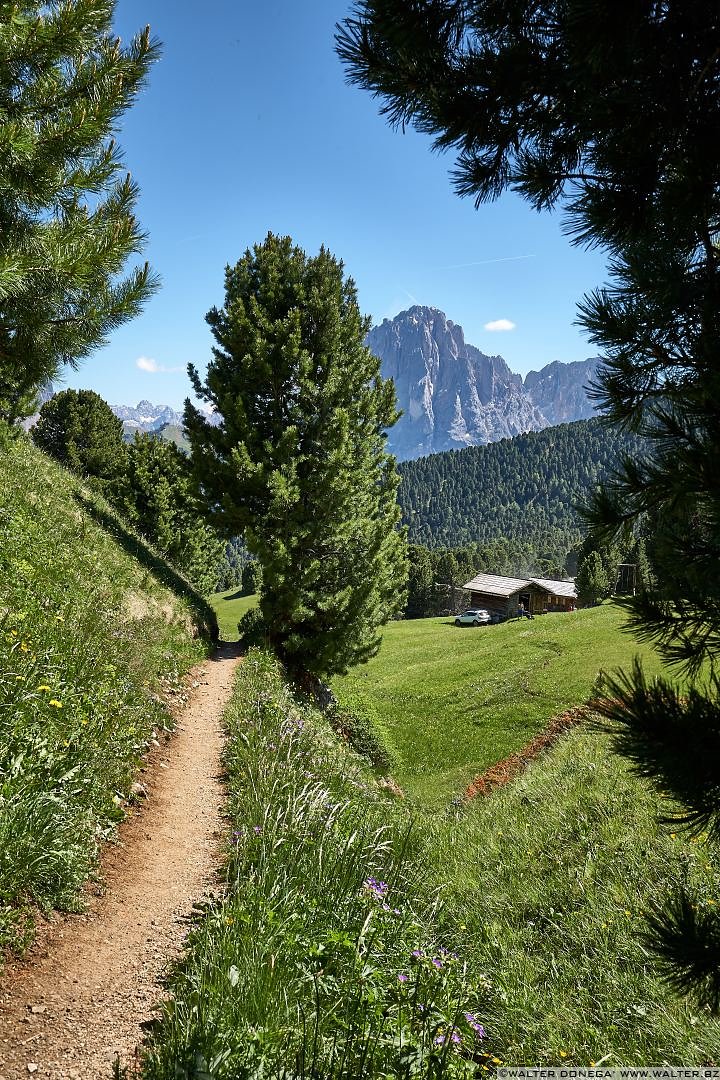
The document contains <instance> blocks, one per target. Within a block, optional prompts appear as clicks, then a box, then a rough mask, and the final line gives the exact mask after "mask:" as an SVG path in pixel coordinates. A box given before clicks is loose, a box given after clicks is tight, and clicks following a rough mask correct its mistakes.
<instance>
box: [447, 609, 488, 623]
mask: <svg viewBox="0 0 720 1080" xmlns="http://www.w3.org/2000/svg"><path fill="white" fill-rule="evenodd" d="M490 621H491V615H490V612H489V611H486V610H485V608H468V610H467V611H463V613H462V615H456V616H455V625H456V626H486V625H487V624H488V623H489V622H490Z"/></svg>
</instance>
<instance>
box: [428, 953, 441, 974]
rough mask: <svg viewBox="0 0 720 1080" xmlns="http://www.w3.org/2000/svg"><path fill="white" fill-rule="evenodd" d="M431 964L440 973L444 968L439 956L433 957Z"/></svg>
mask: <svg viewBox="0 0 720 1080" xmlns="http://www.w3.org/2000/svg"><path fill="white" fill-rule="evenodd" d="M430 963H431V964H432V966H433V967H434V968H437V970H438V971H440V969H441V968H442V960H441V959H440V957H439V956H433V958H432V960H431V961H430Z"/></svg>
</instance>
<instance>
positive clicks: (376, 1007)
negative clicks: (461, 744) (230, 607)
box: [144, 653, 720, 1080]
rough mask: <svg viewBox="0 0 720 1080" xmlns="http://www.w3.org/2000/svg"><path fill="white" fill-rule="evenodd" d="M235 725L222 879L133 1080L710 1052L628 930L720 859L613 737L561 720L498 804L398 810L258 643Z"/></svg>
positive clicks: (645, 1059)
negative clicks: (556, 735) (671, 818)
mask: <svg viewBox="0 0 720 1080" xmlns="http://www.w3.org/2000/svg"><path fill="white" fill-rule="evenodd" d="M498 723H501V721H498ZM226 725H227V730H228V748H227V752H226V762H225V763H226V768H227V772H228V782H229V787H230V806H229V811H230V817H231V824H230V826H229V828H230V829H232V830H233V831H232V833H231V835H230V836H229V837H228V857H227V886H228V888H227V892H226V893H225V894H224V895H223V898H222V900H219V901H218V902H217V903H216V904H215V905H213V906H212V907H211V908H210V909H209V911H208V912H207V914H206V917H205V918H204V919H203V920H202V922H201V923H200V924H199V925H198V926H197V927H196V929H195V930H194V932H193V934H192V936H191V940H190V946H189V949H188V952H187V954H186V957H185V959H184V961H183V963H182V964H181V965H180V967H179V968H178V969H177V970H176V972H175V974H174V976H173V978H172V979H171V984H170V989H171V993H172V995H173V996H172V999H171V1000H170V1001H169V1002H168V1003H167V1005H166V1007H165V1010H164V1018H163V1021H162V1023H161V1024H160V1026H159V1027H158V1029H157V1030H156V1032H155V1034H154V1036H153V1048H152V1050H151V1053H150V1056H149V1060H148V1061H147V1063H146V1067H145V1070H144V1075H145V1076H147V1077H148V1080H161V1078H165V1077H168V1076H190V1075H192V1076H199V1075H212V1076H214V1077H217V1078H218V1080H224V1078H227V1080H231V1078H233V1080H234V1078H235V1077H240V1076H242V1077H245V1076H247V1077H249V1076H258V1077H259V1076H263V1077H266V1078H267V1080H280V1078H284V1080H288V1078H289V1077H290V1076H292V1077H294V1078H298V1080H299V1078H301V1077H306V1078H308V1080H309V1078H310V1077H318V1076H322V1077H325V1078H327V1080H331V1078H337V1080H340V1078H341V1077H342V1078H346V1077H351V1076H352V1077H361V1076H362V1077H367V1078H368V1080H373V1078H380V1077H383V1078H385V1077H390V1076H392V1077H410V1076H413V1077H418V1078H427V1080H429V1078H431V1077H434V1078H438V1077H441V1076H442V1077H448V1078H450V1077H453V1078H454V1077H457V1078H460V1077H462V1078H464V1080H470V1078H471V1077H482V1076H486V1075H488V1073H490V1074H493V1073H494V1072H495V1066H497V1065H499V1064H500V1063H505V1064H507V1065H515V1066H517V1065H538V1066H544V1065H555V1066H562V1065H566V1066H579V1067H580V1066H584V1067H587V1066H589V1065H591V1064H595V1063H599V1062H604V1063H605V1064H606V1065H608V1066H610V1065H612V1066H619V1065H627V1066H630V1065H633V1066H647V1065H651V1064H652V1065H660V1064H670V1065H675V1066H679V1065H688V1066H695V1067H698V1066H701V1065H716V1064H717V1063H718V1061H720V1026H719V1025H718V1022H717V1019H715V1018H713V1017H712V1016H711V1015H710V1014H709V1013H708V1012H707V1011H706V1010H701V1009H698V1008H695V1007H694V1006H693V1003H692V1002H689V1001H684V1000H680V999H678V998H677V997H675V995H674V994H673V993H672V992H671V991H670V990H669V989H668V988H667V986H665V985H664V984H663V982H662V980H661V979H660V978H659V977H658V973H657V970H656V969H655V966H654V963H653V959H652V955H651V954H650V953H649V952H648V951H647V950H646V948H645V946H644V944H643V941H642V938H641V936H640V935H641V932H642V929H643V925H644V924H643V918H644V913H645V912H646V911H648V910H649V909H650V908H651V907H652V906H653V904H654V903H655V902H656V901H657V899H658V897H659V896H660V895H662V892H663V891H664V889H665V888H666V886H667V883H668V882H671V881H672V880H673V879H674V878H677V877H680V876H682V877H683V878H684V879H685V880H687V882H688V883H689V885H690V886H691V888H692V889H693V890H694V894H695V902H696V903H697V905H698V906H706V905H712V904H713V903H715V901H716V900H717V899H718V889H719V888H720V873H719V872H718V865H717V859H716V857H715V856H714V855H713V852H712V848H711V847H710V845H708V844H707V843H706V841H705V838H702V837H701V838H699V839H698V840H697V842H695V843H693V842H692V841H689V840H687V839H685V838H683V836H682V834H681V833H680V832H679V831H678V832H677V834H674V833H673V831H672V827H670V828H660V827H659V826H658V817H659V816H660V815H661V814H663V813H664V814H670V815H672V813H673V811H674V809H675V808H674V807H673V805H672V804H671V801H670V800H669V799H666V798H664V797H663V793H662V791H660V790H658V789H657V788H655V787H654V786H653V785H652V784H650V783H648V782H646V781H644V780H642V779H638V778H637V777H636V776H634V775H633V774H632V772H631V771H630V769H629V767H628V764H627V762H626V761H625V760H624V759H622V758H620V757H618V756H616V755H615V754H614V753H613V751H612V746H611V743H610V741H609V739H608V737H607V736H605V735H599V734H595V733H594V732H593V731H592V730H591V729H588V728H578V729H575V730H573V731H572V732H571V733H569V734H567V735H566V736H564V737H563V738H562V739H561V740H560V742H559V743H558V744H557V745H556V746H555V747H554V748H553V749H552V750H551V751H550V752H549V753H547V754H546V755H545V756H544V757H542V758H540V759H538V760H537V761H535V762H534V763H533V764H532V765H531V766H530V768H529V769H528V771H527V772H526V773H525V774H524V775H523V776H522V777H520V778H519V779H518V780H516V781H514V782H513V783H512V784H510V785H509V786H508V787H506V788H504V789H502V790H500V791H497V792H495V793H494V794H493V795H491V796H490V797H489V798H486V799H477V800H475V801H474V802H473V803H472V804H469V805H466V806H464V807H459V808H455V809H454V810H453V811H452V812H451V813H446V814H437V813H434V812H431V811H430V812H428V811H426V810H423V809H422V808H418V807H416V808H415V810H414V813H412V814H411V813H410V812H409V808H408V806H407V804H406V803H405V802H403V801H402V800H389V799H388V798H387V797H385V798H383V795H382V792H381V791H379V789H378V787H377V785H376V784H375V783H374V781H373V776H372V773H371V772H370V770H369V769H368V768H367V767H366V766H363V763H362V761H361V760H360V759H359V758H358V757H357V755H355V754H354V753H353V752H352V751H351V750H349V748H348V747H347V746H346V745H345V744H344V743H343V742H342V741H341V740H337V739H335V738H334V737H333V735H332V733H331V732H330V730H329V729H328V726H327V723H326V721H325V719H324V718H323V717H322V716H320V715H318V714H317V712H315V711H314V710H312V709H309V708H307V706H306V705H304V704H303V703H302V702H298V701H297V699H294V698H293V697H292V695H291V693H290V691H289V689H288V688H287V687H286V686H284V685H283V684H282V682H281V679H280V675H279V672H278V670H277V666H276V665H275V664H274V663H272V662H271V661H270V660H269V659H268V658H266V657H264V656H263V655H262V654H258V653H254V654H253V653H251V654H250V655H249V657H248V659H247V660H246V662H245V664H243V666H242V668H241V669H240V672H239V677H238V683H237V687H236V692H235V696H234V699H233V701H232V702H231V705H230V707H229V709H228V712H227V715H226ZM478 1029H482V1030H478Z"/></svg>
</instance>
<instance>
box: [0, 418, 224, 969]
mask: <svg viewBox="0 0 720 1080" xmlns="http://www.w3.org/2000/svg"><path fill="white" fill-rule="evenodd" d="M214 622H215V620H214V615H213V613H212V610H211V609H210V607H209V606H208V605H207V603H206V602H205V601H204V600H203V599H202V598H201V597H199V596H198V595H197V594H196V593H194V592H193V591H192V589H191V588H190V586H189V585H188V584H187V582H186V581H185V580H184V579H182V578H179V577H178V576H177V574H175V573H174V571H173V570H172V569H171V568H170V567H169V566H168V565H167V564H166V563H164V562H162V560H161V559H159V558H158V556H157V555H156V554H155V553H153V552H152V551H151V550H150V549H148V548H147V547H146V546H145V545H144V544H142V543H141V541H139V540H138V538H137V537H136V536H134V535H133V534H132V533H130V532H128V530H127V529H126V528H125V526H124V525H123V524H122V522H121V521H120V520H119V519H118V518H117V517H116V516H114V515H113V513H112V512H111V511H110V509H109V508H108V506H107V504H106V503H104V501H103V500H102V499H100V498H99V497H97V496H96V495H94V494H93V493H92V491H91V490H90V489H89V488H87V487H85V486H84V485H83V484H82V482H81V481H79V480H78V479H77V478H76V477H74V476H73V475H72V474H70V473H69V472H67V471H66V470H64V469H62V468H61V467H60V466H58V465H57V464H55V463H54V462H52V461H51V460H50V459H49V458H47V457H46V456H45V455H43V454H42V453H41V452H40V451H39V450H37V449H36V448H35V447H34V446H33V445H32V443H30V442H29V440H26V439H24V438H18V439H17V440H16V441H13V442H12V443H10V445H9V446H7V447H5V448H4V460H3V469H2V472H0V866H1V867H2V872H1V873H0V956H1V955H2V951H3V949H5V948H22V946H23V945H24V944H25V942H26V941H27V940H28V939H29V937H30V936H31V934H32V927H33V918H32V913H33V911H35V910H37V909H38V908H39V909H49V908H51V907H58V908H72V907H74V906H75V905H76V904H77V902H78V901H77V892H78V889H79V887H80V886H81V884H82V883H83V881H84V880H85V878H86V877H87V876H88V874H89V873H90V872H91V871H92V870H93V867H94V865H95V861H96V857H97V852H98V848H99V844H100V842H101V840H102V839H103V838H105V837H107V836H109V835H110V834H111V833H112V831H113V829H114V826H115V824H116V822H117V821H118V820H119V819H120V818H122V816H123V810H122V801H123V799H124V798H125V796H127V793H128V790H129V788H130V785H131V783H132V781H133V778H134V772H135V769H136V767H137V764H138V763H139V760H140V757H141V755H142V753H143V751H144V749H145V747H146V745H147V742H148V739H149V738H150V737H151V733H152V731H153V730H154V729H155V730H159V729H163V728H166V727H169V726H170V725H171V716H170V713H169V710H168V709H167V707H166V705H165V704H164V703H163V700H164V697H166V696H167V695H166V692H167V691H170V690H172V691H173V692H174V693H175V695H177V694H179V693H180V692H181V689H180V688H181V678H182V675H183V674H184V672H185V671H186V670H187V668H188V667H190V665H191V664H192V663H193V662H196V661H198V660H200V659H201V658H202V657H203V656H205V655H206V654H207V651H208V647H209V633H210V631H211V629H212V627H213V625H214Z"/></svg>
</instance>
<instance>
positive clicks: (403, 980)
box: [398, 971, 408, 983]
mask: <svg viewBox="0 0 720 1080" xmlns="http://www.w3.org/2000/svg"><path fill="white" fill-rule="evenodd" d="M407 981H408V977H407V975H405V973H404V972H402V971H401V972H400V974H399V975H398V982H400V983H406V982H407Z"/></svg>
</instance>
